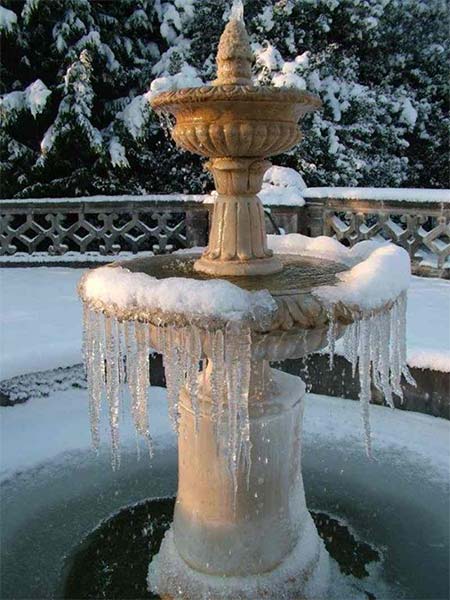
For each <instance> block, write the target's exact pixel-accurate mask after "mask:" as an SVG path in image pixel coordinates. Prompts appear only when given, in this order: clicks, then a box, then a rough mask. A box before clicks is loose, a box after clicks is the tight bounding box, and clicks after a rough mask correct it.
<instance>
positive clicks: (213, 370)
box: [80, 234, 414, 486]
mask: <svg viewBox="0 0 450 600" xmlns="http://www.w3.org/2000/svg"><path fill="white" fill-rule="evenodd" d="M269 245H270V246H271V247H272V248H273V249H275V250H276V251H277V252H284V253H290V254H299V255H302V254H303V255H305V256H320V257H322V258H325V259H328V260H334V261H337V262H341V263H345V264H346V265H347V266H349V267H350V268H349V269H348V270H347V271H344V272H342V273H339V274H338V275H337V283H336V284H335V285H323V286H319V287H317V288H314V289H313V291H312V293H313V295H314V296H315V297H316V298H318V299H319V300H320V301H321V302H322V304H323V305H324V306H325V307H326V310H327V314H328V320H329V325H328V343H329V349H330V354H331V364H332V361H333V352H334V350H333V349H334V346H335V338H336V331H337V330H338V327H337V322H336V320H335V314H336V312H337V310H338V308H339V306H340V305H344V306H345V307H346V309H347V310H349V311H350V312H351V314H352V318H353V323H352V324H350V325H349V326H348V327H347V329H346V332H345V336H344V352H345V356H346V357H347V358H348V360H349V361H350V362H351V364H352V367H353V373H354V374H355V373H356V370H358V373H359V381H360V390H361V391H360V400H361V405H362V419H363V428H364V432H365V437H366V444H367V451H368V454H369V455H370V453H371V440H370V425H369V403H370V399H371V385H372V384H373V385H374V386H375V387H376V388H377V389H379V390H381V391H382V392H383V394H384V396H385V398H386V402H387V403H388V404H389V405H390V406H393V394H395V395H397V396H400V397H401V396H402V390H401V385H400V381H401V378H402V376H404V377H405V378H406V380H407V381H408V382H409V383H414V382H413V380H412V378H411V376H410V374H409V371H408V368H407V366H406V345H405V328H406V290H407V288H408V285H409V280H410V263H409V257H408V255H407V253H406V251H405V250H403V249H402V248H399V247H397V246H394V245H392V244H380V243H376V242H361V243H359V244H356V245H355V246H354V247H353V248H352V249H348V248H346V247H344V246H343V245H342V244H340V243H339V242H337V241H336V240H332V239H330V238H315V239H310V238H307V237H304V236H301V235H299V234H291V235H287V236H270V237H269ZM80 293H81V296H82V298H83V301H84V303H85V304H84V344H83V348H84V360H85V364H86V370H87V379H88V386H89V395H90V402H91V404H90V416H91V431H92V440H93V444H94V446H98V443H99V434H98V423H99V415H100V403H101V401H102V397H103V395H105V397H106V401H107V403H108V406H109V417H110V427H111V439H112V463H113V467H114V468H117V467H118V466H119V464H120V450H119V420H120V395H121V394H120V390H121V387H122V386H123V385H124V384H125V383H126V384H127V385H128V387H129V388H130V391H131V397H132V409H131V410H132V416H133V421H134V425H135V428H136V431H137V433H138V434H139V435H141V436H142V437H143V438H144V439H146V440H147V443H148V445H149V449H150V452H151V440H150V434H149V427H148V395H149V387H150V381H149V354H150V352H151V351H152V348H157V349H158V350H159V351H160V352H161V353H162V355H163V360H164V367H165V372H166V380H167V395H168V405H169V414H170V418H171V422H172V425H173V428H174V429H175V431H177V432H178V423H179V405H180V401H183V402H185V401H186V400H185V398H186V395H187V397H188V398H189V402H190V407H191V409H192V412H193V414H194V416H195V422H196V428H197V429H198V427H199V426H201V419H202V418H203V416H204V414H203V407H202V402H201V400H202V399H201V398H200V397H199V396H200V392H199V389H200V378H202V377H204V378H205V381H206V380H207V381H208V385H207V387H206V388H205V387H204V386H202V389H203V390H205V389H208V394H209V396H210V397H209V400H210V403H211V406H212V408H211V411H210V415H211V419H212V420H213V423H214V428H215V430H216V432H217V442H218V450H219V451H220V452H221V453H222V454H223V456H224V457H225V458H226V460H227V462H228V465H229V469H230V473H231V476H232V477H233V480H234V484H235V486H237V477H236V475H237V472H238V469H239V468H240V467H241V466H245V467H247V469H249V468H250V444H251V441H250V428H249V412H248V411H249V408H248V403H249V386H250V374H251V357H252V326H254V325H255V324H257V323H261V322H264V321H266V322H267V320H270V317H271V315H273V314H274V311H275V310H276V306H277V305H276V302H275V300H274V299H273V297H272V296H271V295H270V294H269V292H268V291H266V290H260V291H257V292H249V291H246V290H243V289H241V288H239V287H237V286H235V285H233V284H231V283H230V282H227V281H223V280H209V281H199V280H193V279H188V278H168V279H163V280H158V279H156V278H154V277H151V276H149V275H146V274H144V273H132V272H130V271H129V270H128V269H126V268H125V267H123V266H114V267H111V266H108V267H101V268H98V269H96V270H94V271H91V272H88V273H87V274H86V275H85V276H84V277H83V279H82V281H81V283H80ZM169 313H172V320H171V319H168V318H167V316H168V314H169ZM173 315H175V316H173ZM302 334H303V331H302V330H300V331H299V335H300V336H301V335H302ZM103 391H104V394H103ZM202 393H204V392H202Z"/></svg>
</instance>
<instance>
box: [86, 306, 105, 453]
mask: <svg viewBox="0 0 450 600" xmlns="http://www.w3.org/2000/svg"><path fill="white" fill-rule="evenodd" d="M102 321H103V315H100V314H99V313H97V312H94V311H87V313H86V315H85V322H84V327H85V330H84V347H83V352H84V361H85V368H86V378H87V387H88V396H89V420H90V427H91V439H92V446H93V447H94V449H95V450H97V449H98V447H99V445H100V433H99V422H100V409H101V401H102V392H103V387H104V384H105V353H104V338H103V331H104V329H103V327H102V325H103V323H102Z"/></svg>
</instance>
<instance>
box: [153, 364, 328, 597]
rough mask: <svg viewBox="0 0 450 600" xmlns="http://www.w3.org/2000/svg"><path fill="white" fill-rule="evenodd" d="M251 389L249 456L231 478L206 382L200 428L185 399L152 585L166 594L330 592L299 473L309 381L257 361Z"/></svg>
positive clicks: (325, 558)
mask: <svg viewBox="0 0 450 600" xmlns="http://www.w3.org/2000/svg"><path fill="white" fill-rule="evenodd" d="M250 390H251V397H250V398H249V421H250V457H249V458H250V460H249V461H242V462H241V463H240V465H239V467H238V469H237V472H236V476H235V478H233V476H232V475H231V473H230V470H229V467H228V463H227V461H226V458H225V456H224V453H223V452H221V451H218V448H219V447H220V439H219V437H218V435H217V432H216V430H215V427H214V422H213V420H212V419H211V418H209V417H210V413H211V408H212V404H211V401H210V398H209V395H208V382H207V378H206V382H205V383H204V385H203V387H202V391H201V393H200V407H201V415H202V418H201V419H200V420H199V423H198V429H197V431H196V426H195V417H194V414H193V411H192V408H191V406H190V402H189V399H188V397H187V395H184V396H183V399H182V403H181V407H180V414H181V420H180V434H179V450H178V451H179V485H178V495H177V503H176V507H175V516H174V522H173V525H172V527H171V529H170V530H169V532H168V533H167V534H166V537H165V539H164V541H163V544H162V546H161V549H160V552H159V554H158V555H157V556H156V557H155V558H154V560H153V561H152V563H151V564H150V569H149V586H150V589H151V590H152V591H154V592H156V593H158V594H159V595H160V596H162V597H164V598H179V597H182V598H183V599H184V600H200V599H203V598H214V599H215V600H219V599H222V598H223V599H229V598H233V600H238V599H241V600H253V599H255V600H256V599H257V598H261V597H264V598H268V599H273V600H275V599H276V600H281V599H286V600H293V599H294V598H295V599H298V598H299V597H301V598H302V599H308V598H314V599H317V598H320V597H322V596H323V595H324V594H325V593H326V589H327V574H328V554H327V553H326V550H325V548H324V546H323V543H322V541H321V540H320V538H319V536H318V533H317V531H316V528H315V526H314V523H313V522H312V520H311V517H310V515H309V513H308V510H307V508H306V502H305V494H304V489H303V480H302V474H301V457H300V449H301V439H302V433H301V427H302V414H303V397H304V393H305V386H304V384H303V382H302V381H301V380H300V379H299V378H298V377H294V376H292V375H288V374H285V373H282V372H280V371H275V370H273V369H270V368H269V366H268V364H267V363H266V362H265V361H257V362H255V363H253V368H252V382H251V385H250ZM224 421H225V422H226V421H227V420H226V418H225V419H224ZM180 594H181V595H180Z"/></svg>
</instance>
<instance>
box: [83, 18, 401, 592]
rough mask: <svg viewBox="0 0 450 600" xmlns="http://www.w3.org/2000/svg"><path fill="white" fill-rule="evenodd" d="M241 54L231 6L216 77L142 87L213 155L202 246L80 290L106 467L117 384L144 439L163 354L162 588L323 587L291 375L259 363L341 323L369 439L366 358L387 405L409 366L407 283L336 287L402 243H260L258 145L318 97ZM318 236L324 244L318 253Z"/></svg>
mask: <svg viewBox="0 0 450 600" xmlns="http://www.w3.org/2000/svg"><path fill="white" fill-rule="evenodd" d="M251 64H252V53H251V49H250V44H249V39H248V36H247V32H246V29H245V25H244V22H243V19H242V14H239V11H236V10H235V12H234V13H232V17H231V19H230V21H229V23H228V24H227V26H226V28H225V30H224V32H223V34H222V37H221V39H220V43H219V50H218V54H217V66H218V73H217V79H216V80H215V81H214V82H213V84H212V85H208V86H204V87H198V88H188V89H181V90H178V91H170V92H164V93H162V94H159V95H158V96H156V97H154V98H153V99H152V101H151V103H152V106H153V108H154V109H155V110H156V111H157V112H159V113H162V114H165V115H172V117H173V118H174V127H173V129H172V131H171V134H172V137H173V139H174V140H175V142H176V143H177V144H178V145H179V146H180V147H182V148H185V149H187V150H189V151H191V152H194V153H197V154H200V155H202V156H205V157H208V158H209V159H210V160H209V162H208V163H207V168H208V169H210V170H211V171H212V173H213V176H214V181H215V185H216V189H217V192H218V196H217V198H216V201H215V204H214V212H213V216H212V224H211V231H210V238H209V245H208V248H207V249H206V251H205V252H204V253H203V254H202V255H201V256H200V255H198V254H179V255H176V254H174V255H171V256H154V257H153V256H147V257H144V258H137V259H133V260H130V261H126V262H121V263H120V262H119V263H115V264H114V265H111V266H107V267H101V268H99V269H95V270H93V271H91V272H89V273H88V274H86V275H85V276H84V277H83V279H82V281H81V283H80V286H79V292H80V296H81V298H82V300H83V302H84V307H85V316H84V319H85V342H84V353H85V361H86V366H87V373H88V387H89V393H90V398H91V423H92V435H93V440H94V444H98V419H99V410H100V408H99V406H100V401H101V398H102V394H103V390H104V389H105V390H106V398H107V402H108V406H109V414H110V423H111V434H112V446H113V466H114V467H118V465H119V462H120V453H119V430H118V422H119V413H120V411H119V406H120V386H121V384H123V383H126V384H128V386H129V387H130V390H131V395H132V398H133V402H132V413H133V419H134V423H135V426H136V429H137V431H138V433H140V434H141V435H142V436H143V437H144V439H146V440H148V443H149V446H150V447H151V441H150V438H149V426H148V420H147V400H148V390H149V352H150V351H151V349H156V350H157V351H158V352H160V353H162V354H163V358H164V365H165V370H166V379H167V395H168V404H169V412H170V416H171V419H172V422H173V426H174V428H175V429H176V431H177V432H178V448H179V450H178V451H179V482H178V494H177V502H176V508H175V514H174V521H173V524H172V527H171V529H170V530H169V532H168V533H167V535H166V537H165V539H164V540H163V543H162V546H161V549H160V552H159V554H158V555H157V556H156V558H155V559H154V560H153V561H152V563H151V564H150V569H149V586H150V588H151V589H152V590H153V591H154V592H157V593H158V594H159V595H160V596H161V597H163V598H183V599H185V600H186V599H187V600H198V599H199V598H215V599H216V598H233V600H235V599H240V598H242V599H250V598H252V599H256V598H273V599H275V598H276V599H281V598H289V599H294V598H296V599H298V598H314V599H316V598H321V597H326V594H327V589H328V585H329V581H328V566H329V556H328V554H327V552H326V550H325V547H324V545H323V543H322V541H321V539H320V538H319V536H318V534H317V531H316V528H315V526H314V523H313V521H312V519H311V517H310V515H309V513H308V510H307V507H306V502H305V494H304V489H303V482H302V473H301V443H302V433H301V431H302V412H303V401H302V400H303V396H304V394H305V385H304V384H303V382H302V381H301V379H300V378H298V377H294V376H292V375H288V374H285V373H282V372H281V371H277V370H274V369H272V368H271V367H270V366H269V363H270V361H279V360H283V359H285V358H288V357H291V358H292V357H302V356H305V355H306V354H308V353H311V352H314V351H316V350H319V349H320V348H323V347H325V346H326V345H327V344H328V345H330V346H331V347H333V346H334V340H335V339H337V338H338V337H340V336H341V335H342V334H343V333H344V330H345V329H346V328H347V332H346V336H345V339H346V353H347V356H348V357H349V359H350V360H351V361H352V363H353V364H354V367H355V368H356V366H357V364H358V361H359V374H360V380H361V400H362V401H363V416H364V424H365V428H366V434H367V439H368V441H369V442H370V432H369V429H368V413H367V410H368V402H369V400H370V385H371V383H370V372H371V371H372V377H373V379H374V383H375V385H378V386H379V387H380V389H382V390H383V391H384V392H385V395H386V398H387V400H388V401H390V400H391V396H392V391H394V392H396V393H401V390H400V383H399V382H400V377H401V376H402V373H406V367H405V348H404V344H403V342H402V340H403V338H404V304H405V300H404V288H405V285H403V287H402V285H400V284H399V283H398V282H397V284H396V285H394V286H393V287H392V286H391V288H390V289H389V292H388V293H385V294H384V295H381V296H380V295H378V296H377V298H376V299H374V301H373V302H369V303H366V304H364V303H360V302H358V298H361V293H362V292H364V285H363V286H362V292H361V289H360V290H359V291H360V292H361V293H360V294H359V296H358V295H357V294H356V295H355V294H353V295H352V294H350V293H349V290H354V288H355V278H356V277H357V276H358V273H362V270H361V268H362V267H361V265H362V266H363V268H366V267H367V268H366V270H367V269H369V270H370V269H371V267H372V270H373V271H374V272H376V273H378V271H379V277H380V278H382V277H383V276H384V274H385V273H386V269H385V266H386V265H388V264H389V261H391V263H392V262H393V261H395V260H397V262H398V260H400V262H401V261H403V263H402V265H403V266H404V271H405V272H409V271H408V270H409V263H408V264H406V263H405V261H406V262H407V259H405V257H404V256H403V255H402V253H403V251H402V250H401V249H396V248H395V249H394V250H392V249H388V250H386V249H385V247H383V248H381V249H380V248H378V247H377V248H375V246H373V245H370V244H369V246H370V247H366V246H364V248H363V249H361V251H360V252H359V253H358V252H352V251H349V250H347V249H345V248H343V247H341V246H340V245H339V244H338V243H337V242H333V241H332V240H328V241H327V240H323V241H320V240H321V239H320V238H319V241H318V242H317V241H314V240H308V239H307V238H304V237H303V236H299V235H298V236H286V238H285V239H281V238H280V239H275V240H272V241H271V244H272V246H273V247H274V248H275V250H278V252H274V251H273V249H270V248H269V246H268V238H267V236H266V231H265V220H264V211H263V208H262V205H261V202H260V200H259V198H258V195H257V194H258V192H259V190H260V189H261V184H262V179H263V175H264V172H265V171H266V169H267V168H268V167H269V166H270V163H269V161H268V160H267V157H268V156H271V155H274V154H279V153H281V152H284V151H287V150H289V149H290V148H292V147H293V146H294V145H295V144H297V143H298V142H299V140H300V138H301V133H300V130H299V128H298V122H299V120H300V119H301V118H302V117H303V116H304V115H305V114H306V113H308V112H310V111H312V110H315V109H317V108H319V107H320V100H319V99H318V98H317V97H315V96H313V95H311V94H309V93H307V92H305V91H301V90H297V89H286V88H272V87H264V86H262V87H257V86H254V85H253V83H252V78H251ZM321 244H322V245H321ZM327 244H328V245H329V244H331V245H333V244H334V253H333V252H331V253H327V252H325V251H323V252H322V251H321V248H322V249H324V248H325V247H326V246H327ZM338 246H339V250H336V248H337V247H338ZM374 257H375V258H374ZM399 257H400V258H399ZM371 261H372V262H371ZM380 261H381V262H380ZM405 265H406V266H405ZM358 269H359V271H358ZM383 269H384V270H383ZM398 279H400V280H402V277H399V278H398ZM403 279H404V278H403ZM376 283H377V282H375V284H376ZM360 287H361V286H360ZM378 287H380V286H378ZM358 289H359V288H358ZM371 289H373V287H372V288H371ZM369 449H370V446H369Z"/></svg>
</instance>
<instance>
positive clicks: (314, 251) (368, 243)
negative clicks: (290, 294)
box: [268, 233, 411, 313]
mask: <svg viewBox="0 0 450 600" xmlns="http://www.w3.org/2000/svg"><path fill="white" fill-rule="evenodd" d="M268 245H269V248H271V249H272V250H273V251H274V252H275V253H278V254H281V253H289V254H298V255H300V256H311V257H312V256H313V257H316V258H323V259H326V260H332V261H334V262H338V263H339V262H340V263H343V264H345V265H347V266H349V267H350V269H349V270H348V271H344V272H342V273H337V274H336V278H337V280H338V281H339V283H337V284H335V285H324V286H320V287H317V288H315V289H314V290H313V294H314V296H315V297H316V298H318V299H319V300H321V301H322V302H323V303H324V304H325V305H327V306H333V305H336V304H343V305H345V306H346V307H347V308H350V309H352V310H353V311H356V312H360V313H370V312H372V311H377V310H380V309H382V308H383V307H384V306H385V305H386V304H390V303H392V302H393V301H394V300H395V299H396V298H398V297H399V296H400V294H402V293H403V292H405V291H406V290H407V289H408V288H409V285H410V282H411V260H410V258H409V255H408V253H407V252H406V250H404V248H401V247H400V246H397V245H395V244H392V243H391V242H384V241H383V242H380V241H374V240H364V241H362V242H359V243H357V244H355V245H354V246H353V248H347V247H346V246H344V245H343V244H341V243H340V242H338V241H337V240H335V239H333V238H330V237H328V236H318V237H315V238H310V237H307V236H304V235H301V234H299V233H290V234H287V235H282V236H280V235H269V236H268Z"/></svg>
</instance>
